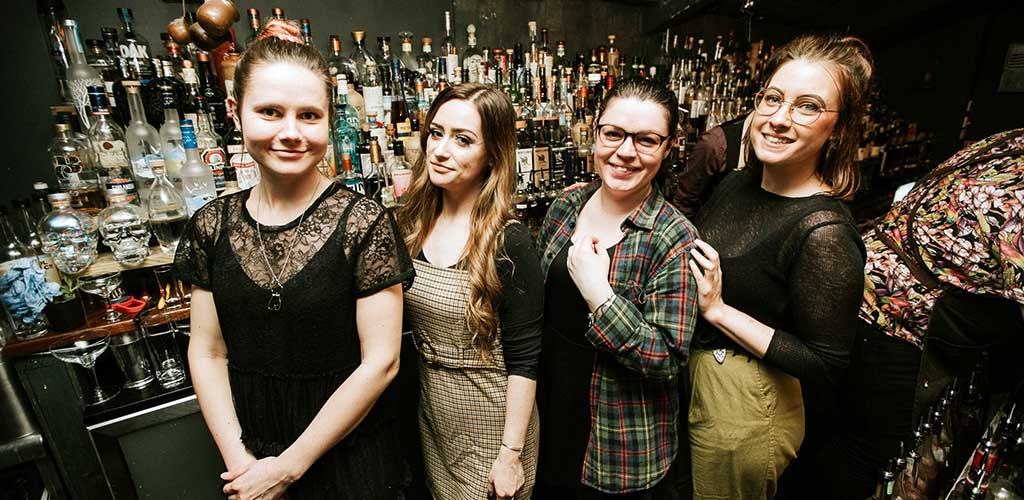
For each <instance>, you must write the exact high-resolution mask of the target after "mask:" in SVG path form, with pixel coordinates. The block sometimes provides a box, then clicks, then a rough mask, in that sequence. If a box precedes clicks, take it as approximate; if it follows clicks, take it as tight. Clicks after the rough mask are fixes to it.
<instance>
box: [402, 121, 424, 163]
mask: <svg viewBox="0 0 1024 500" xmlns="http://www.w3.org/2000/svg"><path fill="white" fill-rule="evenodd" d="M409 124H410V133H409V137H406V138H405V141H404V142H405V159H406V161H407V162H409V164H410V165H415V164H416V162H417V161H419V159H420V156H422V155H423V147H422V146H421V145H420V121H419V119H416V118H413V119H412V120H409Z"/></svg>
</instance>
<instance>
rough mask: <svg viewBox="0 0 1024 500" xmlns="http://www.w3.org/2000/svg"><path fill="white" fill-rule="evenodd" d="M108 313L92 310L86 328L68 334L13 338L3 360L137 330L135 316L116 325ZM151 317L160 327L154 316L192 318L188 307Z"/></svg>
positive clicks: (51, 333) (166, 319) (3, 350)
mask: <svg viewBox="0 0 1024 500" xmlns="http://www.w3.org/2000/svg"><path fill="white" fill-rule="evenodd" d="M106 314H107V313H106V311H105V310H103V309H102V308H100V309H97V310H95V311H92V312H91V313H90V314H89V316H88V318H86V321H85V325H83V326H82V327H81V328H78V329H75V330H71V331H69V332H55V331H50V332H49V333H47V334H46V335H43V336H42V337H37V338H34V339H28V340H19V339H12V340H11V341H10V342H8V343H7V345H5V346H4V347H3V348H2V350H0V353H2V355H3V357H4V358H7V359H10V358H16V357H22V356H29V355H32V354H37V353H45V352H46V351H49V350H50V348H52V347H60V346H62V345H68V344H71V343H72V342H75V341H79V340H90V339H95V338H99V337H106V336H110V335H119V334H122V333H125V332H130V331H132V330H135V322H134V321H133V319H134V316H132V317H129V318H127V319H124V320H122V321H118V322H116V323H108V322H107V321H106V320H105V319H104V316H106ZM148 314H149V316H150V318H149V320H147V323H151V324H159V323H160V321H157V322H153V321H151V320H153V319H156V318H154V316H156V317H159V316H161V315H162V316H163V318H162V320H163V321H162V322H164V323H166V322H169V321H182V320H186V319H188V318H189V308H188V307H182V308H180V309H171V310H163V311H162V312H161V311H151V312H149V313H148Z"/></svg>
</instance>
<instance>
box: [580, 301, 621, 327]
mask: <svg viewBox="0 0 1024 500" xmlns="http://www.w3.org/2000/svg"><path fill="white" fill-rule="evenodd" d="M613 300H615V293H612V294H611V296H609V297H608V298H607V299H605V301H604V302H602V303H601V305H599V306H597V309H594V312H592V313H587V328H592V327H593V326H594V321H595V320H596V319H597V313H598V312H599V311H601V309H604V308H605V306H607V305H608V304H610V303H611V302H612V301H613Z"/></svg>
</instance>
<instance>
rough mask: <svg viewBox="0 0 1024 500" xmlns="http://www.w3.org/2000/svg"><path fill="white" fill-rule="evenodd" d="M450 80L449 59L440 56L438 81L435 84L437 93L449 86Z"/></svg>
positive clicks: (438, 60)
mask: <svg viewBox="0 0 1024 500" xmlns="http://www.w3.org/2000/svg"><path fill="white" fill-rule="evenodd" d="M448 81H449V80H448V60H447V59H445V58H443V57H439V58H438V59H437V83H436V84H435V85H434V92H435V95H436V94H440V93H441V92H443V91H444V89H446V88H448Z"/></svg>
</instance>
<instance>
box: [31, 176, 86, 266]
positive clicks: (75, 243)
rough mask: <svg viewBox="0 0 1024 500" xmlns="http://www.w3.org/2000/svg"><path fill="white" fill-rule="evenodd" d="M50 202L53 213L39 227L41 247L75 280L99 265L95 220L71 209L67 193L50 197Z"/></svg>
mask: <svg viewBox="0 0 1024 500" xmlns="http://www.w3.org/2000/svg"><path fill="white" fill-rule="evenodd" d="M47 201H48V202H49V204H50V206H51V207H52V209H51V210H50V212H48V213H47V214H46V215H45V216H43V218H42V219H40V221H39V224H38V225H37V226H36V232H37V233H38V234H39V241H40V245H41V247H42V249H43V252H45V253H46V254H47V255H49V256H50V258H51V259H53V263H54V265H55V266H57V269H58V270H59V271H60V272H62V273H64V274H67V275H71V276H75V275H77V274H79V273H81V272H82V271H84V270H85V268H87V267H89V266H90V265H91V264H92V263H93V262H96V242H97V236H96V222H95V217H93V216H92V215H89V214H87V213H85V212H81V211H78V210H75V209H73V208H71V196H70V195H68V194H67V193H53V194H50V195H48V196H47Z"/></svg>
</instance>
